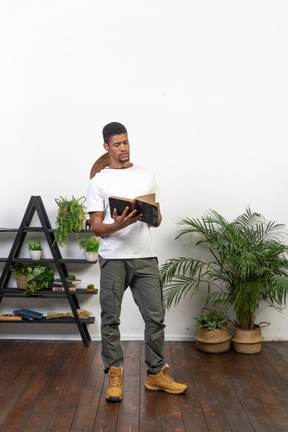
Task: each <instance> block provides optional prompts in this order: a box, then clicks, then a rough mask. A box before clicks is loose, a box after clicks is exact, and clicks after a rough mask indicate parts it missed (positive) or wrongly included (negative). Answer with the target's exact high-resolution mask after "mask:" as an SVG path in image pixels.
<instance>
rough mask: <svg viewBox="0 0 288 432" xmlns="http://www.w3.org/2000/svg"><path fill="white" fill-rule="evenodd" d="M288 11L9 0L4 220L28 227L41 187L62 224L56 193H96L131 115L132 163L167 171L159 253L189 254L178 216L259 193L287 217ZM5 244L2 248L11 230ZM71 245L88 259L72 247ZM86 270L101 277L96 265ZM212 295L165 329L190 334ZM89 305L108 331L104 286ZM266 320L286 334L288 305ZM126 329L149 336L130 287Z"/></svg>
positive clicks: (266, 205) (242, 5)
mask: <svg viewBox="0 0 288 432" xmlns="http://www.w3.org/2000/svg"><path fill="white" fill-rule="evenodd" d="M287 19H288V3H287V2H285V1H283V0H266V1H265V0H241V1H231V0H210V1H209V0H198V1H196V0H177V1H176V0H165V1H164V0H156V1H155V0H146V1H145V2H141V3H140V2H136V1H134V0H121V1H116V0H105V1H104V0H93V1H92V0H85V1H80V0H50V1H46V2H44V1H40V0H25V1H23V0H18V1H17V0H0V36H1V44H0V58H1V68H0V94H1V96H0V143H1V169H0V202H1V211H0V226H9V227H10V226H15V227H17V226H18V225H19V224H20V222H21V218H22V215H23V212H24V210H25V208H26V206H27V204H28V200H29V198H30V196H31V195H41V196H42V199H43V201H44V205H45V206H46V209H47V212H48V215H49V218H50V219H51V222H52V224H54V221H55V216H56V212H57V208H56V204H55V201H54V199H55V198H56V197H58V196H61V195H62V196H66V195H67V196H71V195H74V196H76V197H80V196H81V195H85V194H86V188H87V183H88V179H89V171H90V168H91V165H92V164H93V163H94V161H95V160H96V159H97V158H98V157H99V155H101V154H102V153H103V148H102V137H101V130H102V127H103V126H104V125H105V124H106V123H108V122H110V121H120V122H123V123H124V124H125V125H126V126H127V128H128V130H129V138H130V142H131V146H132V161H133V162H134V163H136V164H140V165H142V166H144V167H146V168H149V169H152V170H154V171H156V173H157V177H158V181H159V184H160V187H161V190H162V194H163V196H164V197H165V202H164V203H163V204H162V212H163V216H164V220H163V223H162V225H161V227H160V228H159V229H157V230H155V231H153V237H154V241H155V245H156V249H157V251H158V255H159V260H160V263H163V262H164V261H165V260H166V259H167V258H171V257H174V256H178V255H184V254H185V253H190V248H189V245H188V244H187V242H185V241H182V242H179V241H177V242H176V241H175V240H174V235H175V232H176V230H177V220H178V218H181V217H200V216H201V215H203V213H204V212H206V211H207V210H208V209H210V208H213V209H215V210H217V211H219V212H220V213H223V214H224V215H225V216H226V217H227V218H234V217H236V216H237V215H238V214H240V213H241V212H243V211H244V209H245V207H246V206H247V205H249V204H250V205H251V208H252V210H255V211H258V212H261V213H263V214H264V215H265V216H266V217H267V218H268V219H275V220H277V221H279V222H282V223H285V224H288V214H287V204H286V195H287V193H286V185H287V153H288V150H287V138H288V132H287V114H288V102H287V101H288V97H287V96H288V80H287V76H288V60H287V59H288V56H287V54H288V52H287V51H288V43H287V41H288V26H287ZM35 223H37V221H35ZM0 241H1V245H0V256H5V254H6V253H7V251H8V250H9V245H10V244H11V243H10V242H11V236H8V235H5V236H2V237H1V240H0ZM23 253H24V254H27V251H26V250H24V251H23ZM63 253H64V254H65V255H71V254H75V255H76V254H78V256H79V251H78V250H75V247H74V248H73V247H72V246H71V247H68V248H66V249H65V251H63ZM81 253H82V252H80V254H81ZM46 254H48V252H47V251H46ZM0 266H1V267H0V269H3V264H0ZM71 270H72V269H71ZM76 270H77V271H76V272H77V275H79V276H81V277H83V280H84V283H86V282H87V283H91V282H95V283H96V285H98V280H99V269H98V265H96V266H94V267H93V268H90V267H87V268H86V267H85V273H83V274H82V267H78V269H76ZM204 298H205V293H204V292H203V293H201V295H199V296H197V297H195V298H194V299H193V301H192V302H187V301H186V302H182V303H181V305H179V306H178V307H177V308H173V309H172V310H170V311H168V312H167V316H166V324H167V329H166V330H167V331H166V335H167V339H190V338H192V336H193V334H194V323H195V322H194V320H193V318H194V317H195V316H197V315H198V313H199V309H201V307H202V306H203V304H204ZM2 305H3V307H4V306H5V307H4V310H3V309H2V311H7V312H8V311H11V308H12V307H14V306H15V307H18V306H23V307H24V306H27V307H31V308H32V306H33V308H34V309H35V308H36V307H37V310H42V308H43V303H39V305H37V303H33V305H32V304H31V303H30V301H29V300H25V304H24V303H21V305H20V304H19V301H17V300H13V301H12V300H11V301H10V302H8V301H7V300H5V302H2V304H1V306H2ZM82 306H83V307H85V308H87V309H89V310H91V311H93V312H94V314H95V315H96V320H97V323H96V324H95V325H93V326H91V327H90V330H91V334H92V337H93V338H99V322H100V309H99V299H98V296H94V297H92V298H90V300H87V301H85V302H84V303H82ZM45 310H60V311H65V310H69V308H68V306H67V304H66V303H65V302H62V303H60V304H59V305H54V304H48V303H45ZM259 319H261V320H262V321H269V322H271V326H270V327H268V328H267V329H265V330H264V336H265V337H266V338H268V339H269V338H270V339H271V338H274V339H280V338H284V339H287V338H288V334H287V324H288V314H287V310H286V311H284V312H283V313H282V314H280V313H278V312H274V311H271V310H269V311H267V310H266V311H265V312H263V313H262V315H261V316H260V317H259ZM17 327H19V326H17ZM17 327H13V326H10V327H7V326H6V325H3V326H1V332H2V335H3V337H6V336H9V337H17V336H19V334H20V332H21V333H23V332H24V333H23V335H22V336H23V337H25V336H27V334H26V332H28V331H29V336H30V337H39V336H40V337H51V332H53V336H54V334H55V337H58V331H60V332H64V333H65V334H66V332H67V331H68V329H67V327H66V326H62V327H60V328H59V329H58V328H55V329H52V327H50V326H48V327H49V328H47V326H42V327H41V328H39V329H37V327H33V329H32V327H31V326H29V329H28V330H27V327H26V326H23V327H21V328H17ZM43 327H45V335H43V334H42V332H43V331H44V330H43ZM121 327H122V334H123V337H124V338H132V339H138V338H142V336H143V323H142V320H141V318H140V316H139V314H138V311H137V309H136V307H135V306H134V304H133V301H132V299H131V295H130V293H127V295H126V297H125V301H124V304H123V314H122V324H121ZM38 331H39V335H38V334H37V332H38ZM30 332H33V334H31V333H30ZM69 332H70V333H69V337H72V338H73V337H78V334H77V332H75V330H74V329H70V330H69Z"/></svg>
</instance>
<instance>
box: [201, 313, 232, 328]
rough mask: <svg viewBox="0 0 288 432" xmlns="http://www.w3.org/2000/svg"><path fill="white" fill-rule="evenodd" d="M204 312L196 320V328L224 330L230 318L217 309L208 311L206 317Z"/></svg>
mask: <svg viewBox="0 0 288 432" xmlns="http://www.w3.org/2000/svg"><path fill="white" fill-rule="evenodd" d="M205 309H207V308H203V310H205ZM203 310H202V314H201V315H200V316H199V317H198V318H195V319H196V320H197V324H195V327H203V328H207V329H209V330H214V329H223V328H224V327H226V325H227V323H228V317H227V316H226V315H225V314H224V313H223V312H221V311H217V310H216V309H212V310H209V309H207V310H208V311H209V312H208V313H207V314H206V315H205V314H203Z"/></svg>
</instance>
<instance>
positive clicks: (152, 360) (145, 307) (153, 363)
mask: <svg viewBox="0 0 288 432" xmlns="http://www.w3.org/2000/svg"><path fill="white" fill-rule="evenodd" d="M99 264H100V268H101V279H100V304H101V336H102V359H103V363H104V367H105V372H108V370H109V368H110V367H111V366H114V367H119V366H121V365H123V352H122V348H121V345H120V331H119V325H120V313H121V304H122V299H123V295H124V291H125V290H126V288H127V287H128V286H130V289H131V292H132V295H133V298H134V301H135V303H136V304H137V306H138V308H139V310H140V313H141V315H142V317H143V319H144V322H145V362H146V365H147V369H148V370H149V371H150V372H152V373H157V372H159V371H160V370H161V369H162V367H163V366H164V364H165V361H164V328H165V325H164V315H165V308H164V300H163V292H162V284H161V278H160V274H159V268H158V263H157V259H156V258H137V259H104V258H102V257H100V256H99Z"/></svg>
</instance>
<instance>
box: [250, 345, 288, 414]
mask: <svg viewBox="0 0 288 432" xmlns="http://www.w3.org/2000/svg"><path fill="white" fill-rule="evenodd" d="M262 351H263V350H262ZM253 362H254V364H255V366H256V368H257V369H258V371H259V373H260V374H261V375H262V377H263V380H265V382H266V383H267V385H268V386H269V387H270V389H271V390H272V391H273V393H274V394H275V396H276V397H277V399H278V400H279V403H280V404H281V405H282V406H283V407H284V408H285V409H286V411H287V412H288V386H287V384H286V383H285V381H284V380H283V379H282V377H281V376H280V375H279V374H278V373H277V372H276V370H275V369H274V367H271V364H270V363H269V361H268V360H267V358H266V357H265V356H264V355H259V356H253Z"/></svg>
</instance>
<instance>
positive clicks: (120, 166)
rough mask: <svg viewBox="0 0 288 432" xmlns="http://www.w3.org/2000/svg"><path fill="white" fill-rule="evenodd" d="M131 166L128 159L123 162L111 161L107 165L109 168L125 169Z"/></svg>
mask: <svg viewBox="0 0 288 432" xmlns="http://www.w3.org/2000/svg"><path fill="white" fill-rule="evenodd" d="M132 166H133V163H132V162H130V161H127V162H124V163H116V162H114V163H113V162H111V163H110V164H109V165H108V168H111V169H126V168H131V167H132Z"/></svg>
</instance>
